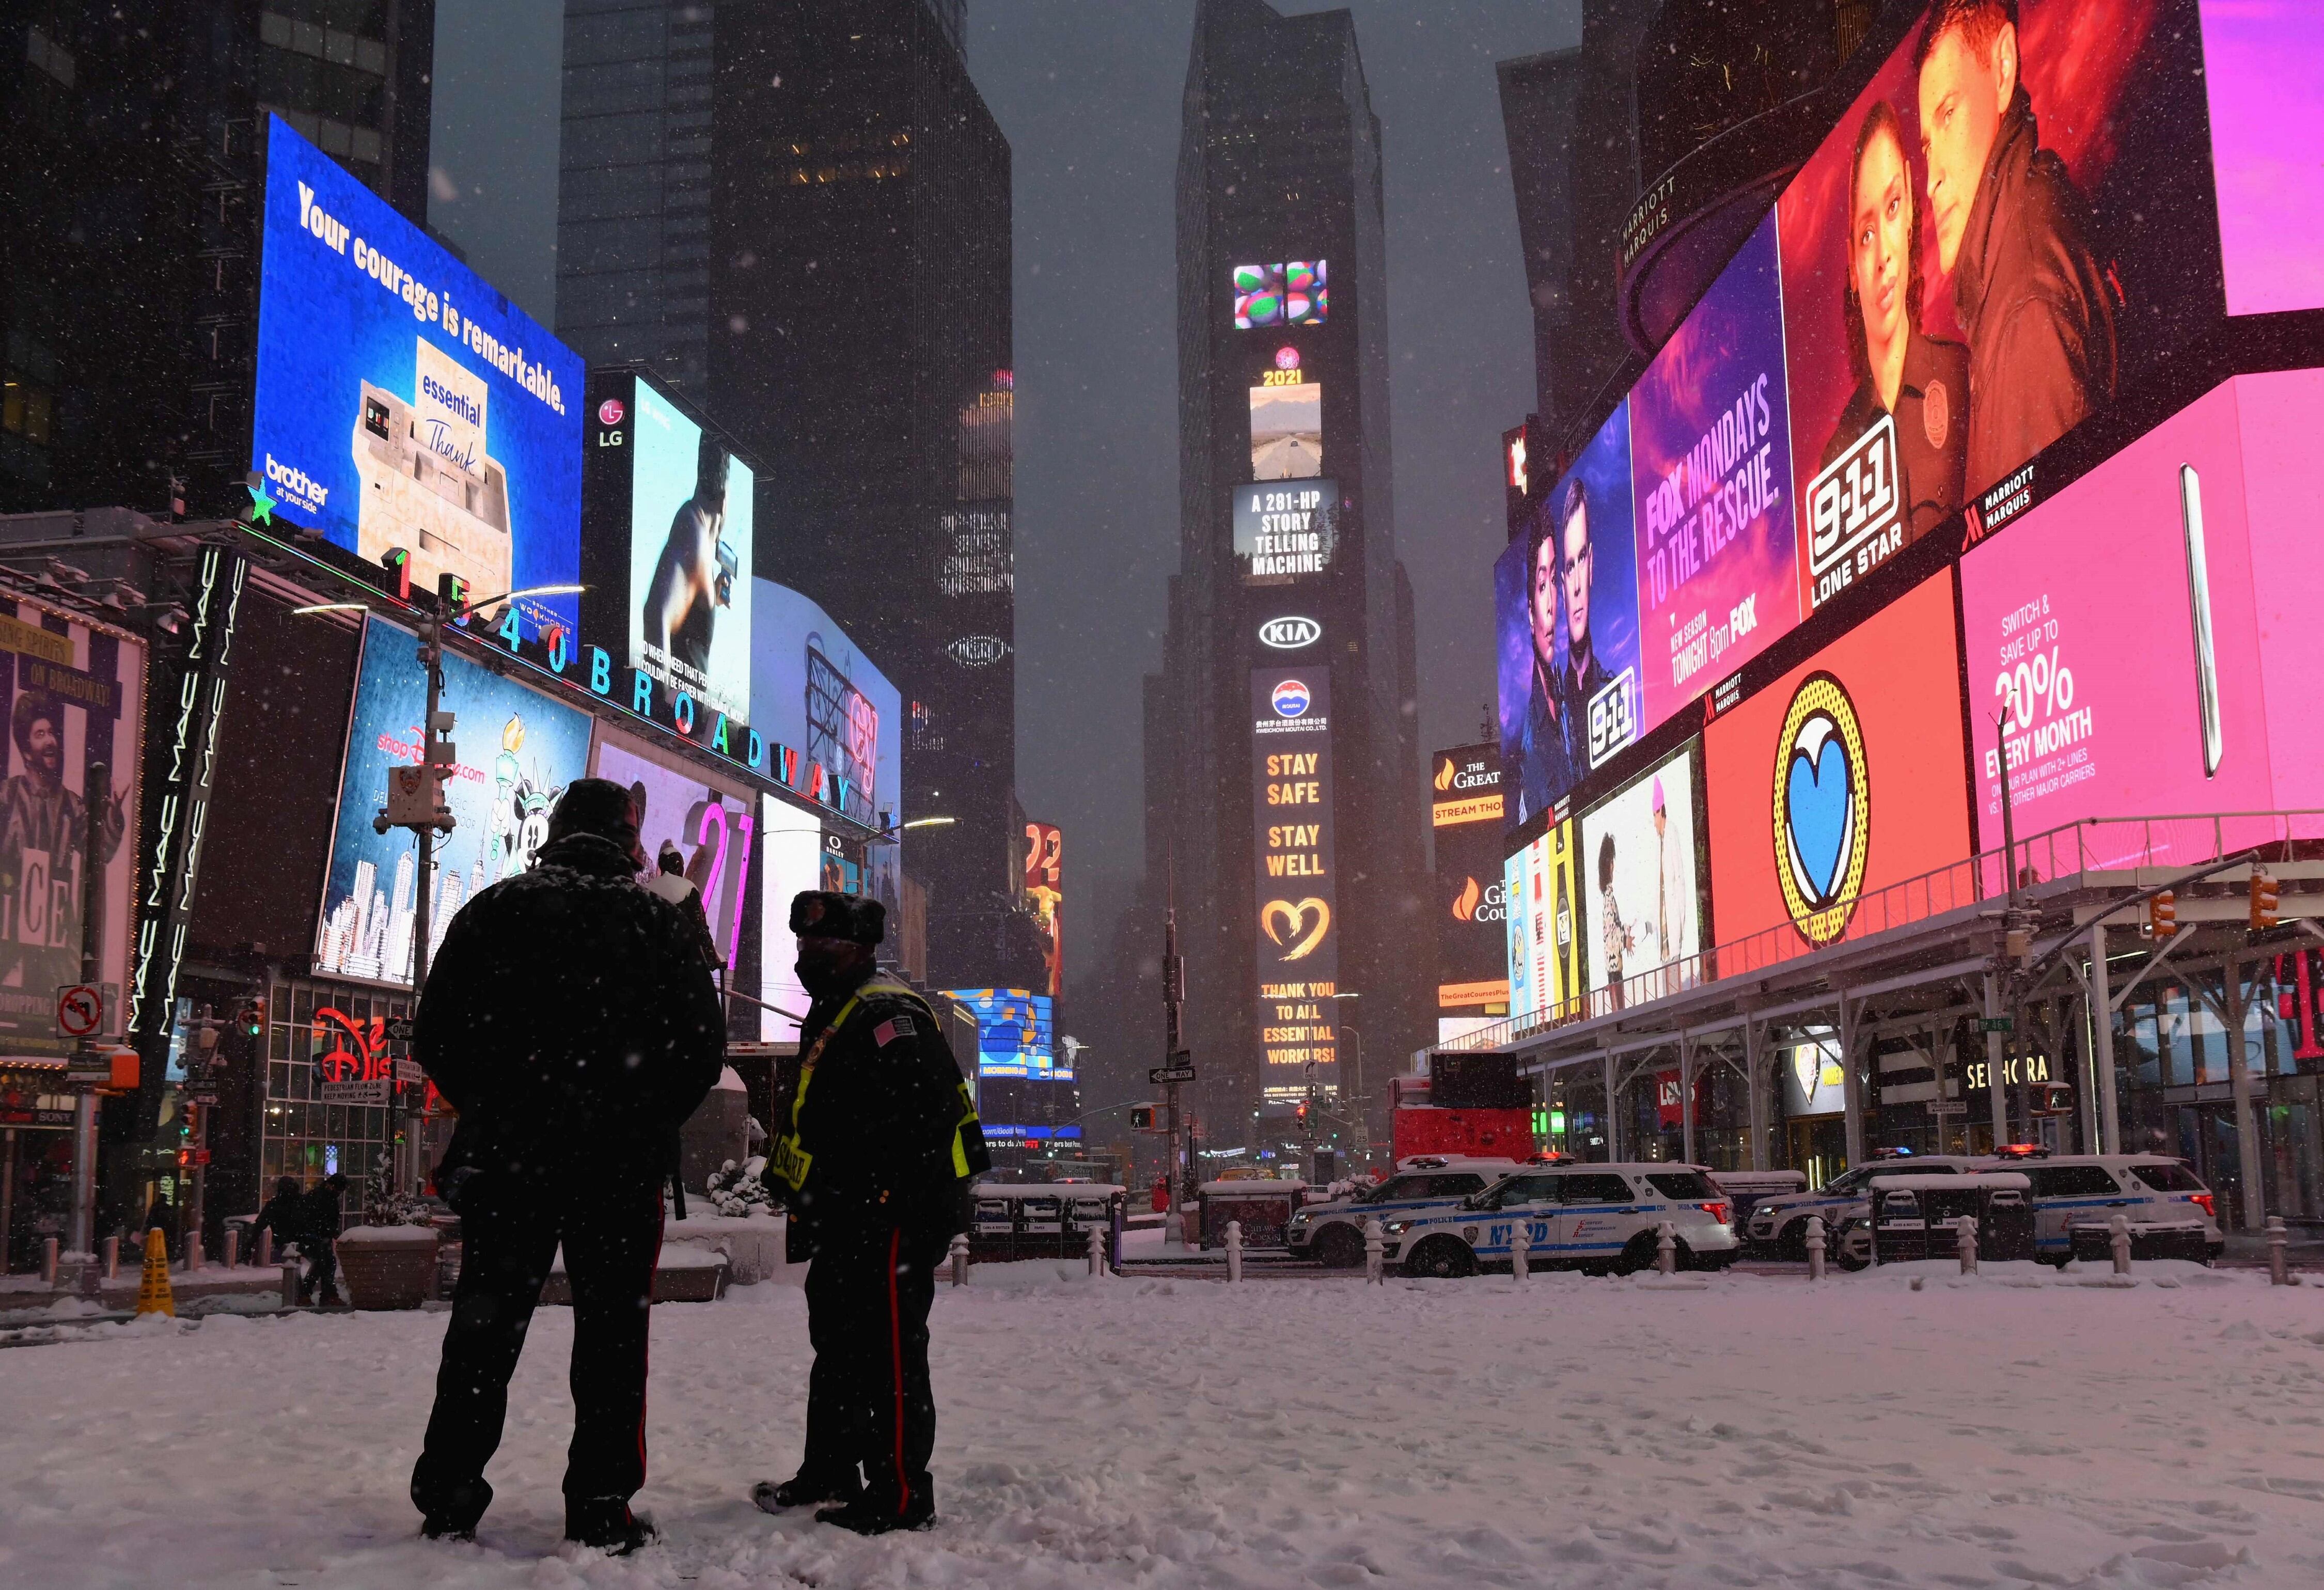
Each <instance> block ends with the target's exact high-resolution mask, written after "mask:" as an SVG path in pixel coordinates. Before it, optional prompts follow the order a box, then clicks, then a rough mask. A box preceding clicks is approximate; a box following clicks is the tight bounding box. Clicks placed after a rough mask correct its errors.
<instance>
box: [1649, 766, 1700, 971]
mask: <svg viewBox="0 0 2324 1590" xmlns="http://www.w3.org/2000/svg"><path fill="white" fill-rule="evenodd" d="M1654 799H1655V960H1656V962H1657V964H1659V965H1660V966H1662V967H1663V969H1664V971H1663V979H1662V980H1663V985H1664V986H1663V988H1662V990H1661V991H1662V992H1663V993H1665V994H1675V993H1677V992H1678V991H1679V990H1680V989H1681V988H1684V987H1686V986H1687V985H1688V984H1689V983H1691V982H1692V980H1693V979H1692V977H1689V976H1687V975H1686V974H1684V973H1683V972H1682V971H1681V970H1680V969H1679V968H1678V967H1677V966H1675V965H1674V964H1672V963H1673V962H1674V961H1675V960H1678V959H1679V958H1680V957H1681V956H1683V955H1685V954H1687V953H1689V952H1690V951H1689V947H1688V944H1687V919H1688V917H1689V916H1690V915H1691V914H1692V912H1693V908H1694V858H1693V847H1692V844H1691V843H1690V841H1691V839H1692V836H1691V835H1689V834H1687V833H1684V832H1680V833H1673V832H1671V820H1670V803H1669V801H1668V800H1667V799H1666V798H1665V795H1663V779H1662V775H1661V774H1659V773H1657V774H1655V796H1654Z"/></svg>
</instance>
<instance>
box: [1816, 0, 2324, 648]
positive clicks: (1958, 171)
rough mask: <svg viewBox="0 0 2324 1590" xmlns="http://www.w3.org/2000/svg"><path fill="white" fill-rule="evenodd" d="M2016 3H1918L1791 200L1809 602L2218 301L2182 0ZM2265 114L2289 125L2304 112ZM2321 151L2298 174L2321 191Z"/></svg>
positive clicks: (2010, 467)
mask: <svg viewBox="0 0 2324 1590" xmlns="http://www.w3.org/2000/svg"><path fill="white" fill-rule="evenodd" d="M2208 9H2209V8H2207V11H2208ZM2221 9H2222V10H2223V11H2224V10H2225V9H2228V8H2221ZM2233 9H2235V10H2236V11H2238V12H2240V11H2242V10H2243V9H2244V8H2243V7H2242V6H2240V5H2238V6H2236V7H2234V8H2233ZM2302 9H2312V8H2305V7H2303V8H2302ZM1996 14H1998V12H1997V13H1996ZM2016 16H2017V20H2016V23H2015V25H2014V26H2008V27H2004V28H2002V29H2000V30H1999V31H1998V32H1995V33H1994V35H1993V37H1991V38H1990V39H1986V40H1982V41H1980V40H1979V39H1978V37H1977V34H1978V31H1979V30H1978V28H1977V27H1976V26H1975V25H1973V24H1972V25H1970V26H1967V27H1964V26H1962V25H1960V24H1955V25H1952V26H1949V27H1946V28H1945V29H1944V30H1943V31H1942V32H1941V33H1940V34H1939V35H1938V36H1937V37H1936V38H1934V39H1925V38H1924V37H1923V34H1924V32H1925V31H1926V26H1925V24H1924V23H1918V24H1915V25H1914V27H1913V28H1912V29H1911V30H1910V31H1909V32H1907V34H1906V35H1905V37H1904V41H1903V42H1902V43H1901V44H1899V45H1898V46H1897V48H1896V49H1895V51H1893V52H1892V53H1891V55H1890V56H1889V58H1888V59H1887V60H1886V61H1884V62H1883V63H1882V65H1881V67H1880V69H1879V70H1878V72H1877V73H1876V74H1875V76H1874V77H1873V78H1872V80H1871V82H1870V83H1869V84H1868V85H1867V87H1865V88H1864V90H1863V91H1862V92H1861V93H1860V94H1859V95H1858V97H1857V98H1856V100H1855V102H1854V103H1853V104H1852V105H1850V106H1849V109H1848V111H1847V112H1846V114H1845V115H1842V117H1841V118H1840V124H1838V125H1837V126H1836V127H1834V128H1833V129H1832V131H1831V133H1829V134H1828V135H1827V136H1826V137H1825V138H1824V140H1823V142H1822V143H1821V145H1820V146H1819V147H1818V148H1817V150H1816V152H1815V153H1814V154H1813V155H1812V157H1811V158H1810V159H1809V160H1808V161H1807V163H1806V164H1805V165H1804V166H1803V168H1802V169H1801V170H1800V173H1799V175H1798V176H1797V177H1796V178H1794V179H1793V181H1792V183H1791V184H1790V185H1789V186H1788V187H1787V188H1785V189H1784V194H1783V196H1782V198H1781V199H1780V200H1779V201H1778V203H1777V206H1776V218H1777V223H1778V226H1779V229H1780V232H1781V234H1782V252H1783V291H1784V331H1785V335H1786V344H1787V353H1786V357H1787V360H1788V363H1789V372H1790V387H1791V409H1792V415H1793V422H1792V423H1793V433H1792V463H1793V471H1792V474H1791V477H1790V478H1791V483H1792V505H1793V509H1794V513H1795V515H1796V518H1797V524H1798V533H1799V541H1800V547H1801V558H1800V571H1799V577H1800V600H1801V602H1802V604H1803V608H1809V609H1812V608H1813V607H1816V606H1819V605H1821V603H1822V602H1825V601H1828V600H1830V599H1831V597H1832V596H1834V595H1837V594H1838V593H1840V592H1841V591H1843V590H1845V589H1847V588H1848V586H1849V584H1853V583H1854V582H1855V581H1856V580H1857V579H1858V578H1861V577H1862V576H1863V575H1864V574H1867V573H1868V572H1869V571H1870V570H1871V569H1872V568H1874V567H1876V566H1877V565H1879V564H1880V563H1882V562H1883V561H1885V560H1886V559H1887V558H1888V557H1891V556H1895V553H1896V552H1897V551H1899V550H1901V549H1902V548H1903V547H1905V546H1908V545H1909V544H1911V542H1912V541H1913V540H1914V538H1917V537H1919V536H1921V535H1923V534H1924V533H1926V532H1927V531H1928V530H1930V529H1931V528H1934V527H1935V526H1936V525H1937V524H1939V523H1941V522H1942V521H1943V520H1944V519H1947V518H1949V517H1950V516H1951V515H1952V514H1953V513H1954V512H1955V511H1957V510H1960V508H1961V507H1962V505H1963V504H1964V503H1965V502H1967V501H1969V500H1971V499H1973V498H1975V497H1977V496H1978V495H1979V494H1981V493H1982V492H1985V491H1987V489H1988V488H1990V487H1992V486H1994V485H1996V484H1997V483H1999V482H2001V481H2003V480H2005V479H2006V477H2008V476H2009V475H2010V474H2011V473H2013V472H2015V470H2016V469H2017V468H2018V467H2019V466H2020V465H2021V464H2024V462H2025V461H2026V460H2027V459H2028V458H2030V457H2032V456H2033V455H2034V454H2035V453H2037V452H2039V451H2040V450H2041V449H2042V448H2043V447H2045V446H2048V445H2049V444H2050V443H2051V442H2052V441H2054V440H2056V439H2057V438H2058V437H2061V436H2062V435H2064V434H2065V433H2066V432H2067V431H2069V430H2070V429H2072V428H2073V427H2074V426H2075V425H2077V424H2079V423H2080V421H2081V419H2082V418H2084V417H2086V416H2087V415H2089V414H2091V413H2093V412H2095V411H2097V410H2098V409H2103V408H2105V407H2106V406H2107V404H2108V403H2109V402H2110V401H2111V400H2113V397H2114V395H2115V393H2116V391H2117V390H2119V389H2120V387H2121V386H2122V384H2123V382H2124V378H2125V376H2126V375H2131V376H2135V375H2136V374H2137V373H2138V372H2140V371H2141V370H2143V369H2144V368H2145V367H2146V366H2147V365H2148V363H2150V362H2151V361H2152V360H2153V359H2154V358H2155V357H2156V356H2157V355H2158V354H2160V353H2161V352H2162V351H2163V350H2164V349H2165V348H2167V346H2168V345H2169V344H2170V343H2171V341H2172V339H2173V337H2174V336H2175V335H2179V334H2180V333H2181V332H2182V331H2183V329H2184V326H2185V325H2186V324H2187V323H2190V322H2191V319H2192V318H2193V317H2199V316H2205V315H2213V314H2216V313H2217V308H2216V304H2217V299H2216V296H2215V295H2216V291H2217V290H2216V289H2215V288H2214V287H2213V286H2212V283H2213V281H2214V280H2216V271H2217V269H2218V267H2217V263H2216V261H2215V258H2214V256H2213V255H2212V253H2211V248H2212V240H2211V234H2210V228H2209V226H2208V225H2205V224H2204V221H2205V220H2207V219H2208V216H2209V188H2210V181H2209V171H2208V170H2207V169H2206V167H2205V162H2204V161H2203V158H2202V139H2201V136H2200V129H2201V127H2202V126H2203V100H2202V90H2201V87H2200V84H2201V82H2202V81H2203V80H2204V78H2205V74H2204V72H2203V70H2202V66H2203V63H2202V61H2201V60H2200V59H2199V56H2198V54H2197V51H2196V48H2195V44H2196V28H2195V18H2194V15H2193V7H2192V5H2191V0H2021V4H2020V5H2018V6H2017V7H2016ZM2207 25H2208V16H2207ZM2231 31H2246V32H2247V25H2246V24H2243V23H2241V19H2240V18H2239V19H2238V29H2237V30H2231ZM2302 31H2306V32H2312V31H2313V25H2312V23H2311V24H2309V25H2308V26H2307V27H2305V28H2303V30H2302ZM2278 69H2279V70H2280V65H2279V67H2278ZM2209 82H2210V87H2211V93H2212V96H2213V103H2214V105H2215V106H2216V105H2217V104H2218V97H2219V96H2220V94H2221V92H2222V86H2221V85H2220V83H2219V82H2218V78H2216V77H2212V78H2210V79H2209ZM2302 92H2306V93H2310V94H2312V93H2314V92H2315V90H2314V89H2313V87H2312V85H2310V86H2309V87H2306V88H2304V89H2298V88H2292V87H2288V86H2287V87H2280V88H2275V89H2273V90H2272V92H2271V93H2269V94H2263V95H2261V96H2259V97H2257V99H2256V101H2255V102H2251V103H2254V104H2255V108H2256V106H2267V107H2268V109H2269V110H2270V111H2273V110H2274V109H2279V108H2281V109H2286V110H2289V109H2291V108H2292V106H2290V105H2289V104H2287V103H2286V102H2287V101H2290V100H2292V99H2294V98H2296V97H2297V96H2298V95H2299V94H2301V93H2302ZM2278 96H2280V97H2278ZM1932 113H1937V114H1935V115H1932ZM2263 114H2264V113H2263ZM2257 125H2261V126H2264V128H2265V129H2266V131H2267V133H2268V135H2269V137H2270V139H2271V140H2272V141H2273V142H2275V143H2276V144H2277V145H2278V146H2279V147H2281V146H2282V141H2283V138H2284V133H2285V130H2286V129H2287V128H2289V127H2292V126H2295V125H2300V123H2299V122H2297V121H2277V120H2274V119H2273V118H2271V119H2270V120H2268V121H2266V122H2264V123H2259V124H2257ZM2306 125H2307V127H2308V129H2309V131H2310V133H2312V131H2313V129H2314V125H2315V121H2314V117H2313V115H2310V116H2309V118H2308V121H2307V123H2306ZM2292 163H2295V161H2291V160H2287V161H2285V164H2286V165H2287V167H2289V165H2291V164H2292ZM2316 170H2317V168H2316V165H2315V162H2314V161H2306V162H2305V164H2304V166H2303V169H2302V170H2301V172H2300V173H2299V174H2298V176H2297V178H2296V179H2295V180H2296V181H2297V182H2304V183H2306V184H2308V185H2310V186H2309V191H2310V192H2313V191H2314V190H2315V188H2314V184H2315V183H2316V182H2317V180H2318V179H2317V177H2316ZM2295 202H2296V201H2295ZM2271 210H2273V206H2271ZM2268 224H2269V225H2279V223H2278V217H2277V216H2275V215H2273V213H2271V214H2270V216H2269V223H2268ZM2279 230H2280V233H2282V234H2283V241H2284V244H2285V247H2286V250H2287V253H2289V252H2291V251H2296V250H2299V249H2301V248H2302V247H2303V246H2304V245H2302V244H2300V243H2298V242H2297V241H2296V238H2297V236H2298V228H2297V226H2296V225H2293V226H2292V227H2291V228H2289V229H2283V228H2281V227H2280V226H2279ZM2308 235H2309V236H2310V239H2311V240H2312V239H2313V238H2314V236H2315V235H2316V234H2315V232H2314V231H2312V230H2311V231H2310V233H2309V234H2308ZM2305 268H2306V269H2307V270H2308V271H2310V272H2311V275H2310V280H2314V279H2315V278H2314V277H2313V275H2312V272H2313V271H2315V270H2317V269H2318V267H2317V266H2316V265H2315V264H2314V263H2313V261H2312V259H2311V260H2307V261H2305ZM2174 322H2178V323H2179V324H2174Z"/></svg>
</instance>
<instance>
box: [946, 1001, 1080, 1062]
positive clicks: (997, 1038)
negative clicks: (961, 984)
mask: <svg viewBox="0 0 2324 1590" xmlns="http://www.w3.org/2000/svg"><path fill="white" fill-rule="evenodd" d="M945 993H947V994H949V995H951V996H952V997H954V998H955V999H957V1000H959V1001H960V1002H961V1003H962V1004H963V1005H965V1006H968V1008H969V1010H970V1012H971V1013H972V1014H973V1015H974V1016H975V1017H976V1074H977V1075H978V1076H980V1077H1037V1078H1039V1079H1041V1080H1044V1081H1054V1082H1070V1081H1072V1080H1074V1073H1073V1071H1071V1070H1070V1069H1068V1068H1066V1067H1064V1066H1060V1065H1059V1064H1057V1057H1056V1037H1055V1034H1056V1027H1055V1025H1054V1023H1055V1021H1056V1004H1055V1002H1054V1001H1052V1000H1051V999H1050V997H1048V996H1047V994H1036V993H1034V992H1032V991H1031V990H1030V989H1028V988H946V989H945Z"/></svg>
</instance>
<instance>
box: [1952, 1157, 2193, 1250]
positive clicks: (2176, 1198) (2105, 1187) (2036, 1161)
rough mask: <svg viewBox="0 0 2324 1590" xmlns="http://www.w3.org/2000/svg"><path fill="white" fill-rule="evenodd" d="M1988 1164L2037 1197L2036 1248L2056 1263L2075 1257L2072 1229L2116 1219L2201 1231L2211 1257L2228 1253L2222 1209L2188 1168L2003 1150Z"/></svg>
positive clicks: (2155, 1161)
mask: <svg viewBox="0 0 2324 1590" xmlns="http://www.w3.org/2000/svg"><path fill="white" fill-rule="evenodd" d="M1987 1168H1989V1169H1993V1170H2011V1171H2023V1172H2024V1173H2025V1180H2026V1181H2027V1182H2028V1183H2029V1184H2030V1186H2031V1189H2032V1191H2033V1249H2034V1252H2035V1253H2036V1254H2037V1255H2039V1256H2040V1257H2042V1258H2044V1259H2049V1260H2051V1261H2052V1262H2054V1263H2057V1264H2063V1263H2065V1261H2066V1260H2067V1259H2068V1258H2070V1257H2071V1256H2072V1253H2073V1227H2076V1226H2081V1225H2099V1226H2104V1225H2108V1224H2110V1223H2111V1222H2112V1220H2113V1218H2114V1217H2115V1216H2116V1215H2120V1216H2122V1217H2123V1218H2124V1219H2125V1220H2126V1221H2127V1222H2128V1223H2129V1224H2130V1225H2131V1226H2132V1227H2151V1226H2181V1227H2188V1226H2194V1225H2200V1226H2201V1227H2202V1228H2203V1243H2204V1246H2205V1248H2206V1249H2207V1250H2208V1252H2209V1255H2210V1256H2211V1257H2212V1258H2214V1259H2216V1258H2218V1256H2219V1255H2220V1254H2221V1253H2223V1252H2225V1251H2226V1249H2227V1236H2226V1235H2225V1234H2224V1233H2222V1232H2221V1231H2220V1229H2219V1221H2218V1202H2217V1200H2216V1199H2214V1198H2213V1197H2212V1194H2211V1190H2210V1189H2209V1188H2208V1187H2206V1186H2204V1185H2203V1183H2202V1181H2201V1179H2200V1178H2199V1177H2198V1176H2197V1175H2196V1174H2195V1172H2192V1171H2190V1170H2189V1169H2188V1168H2187V1166H2186V1163H2185V1162H2183V1161H2181V1160H2175V1159H2172V1158H2170V1157H2169V1156H2168V1155H2165V1154H2159V1153H2109V1154H2097V1153H2076V1154H2056V1155H2052V1154H2046V1153H2038V1152H2033V1153H2029V1152H2024V1151H2005V1152H2003V1153H1999V1154H1997V1155H1996V1156H1994V1158H1993V1159H1991V1160H1990V1161H1988V1162H1987Z"/></svg>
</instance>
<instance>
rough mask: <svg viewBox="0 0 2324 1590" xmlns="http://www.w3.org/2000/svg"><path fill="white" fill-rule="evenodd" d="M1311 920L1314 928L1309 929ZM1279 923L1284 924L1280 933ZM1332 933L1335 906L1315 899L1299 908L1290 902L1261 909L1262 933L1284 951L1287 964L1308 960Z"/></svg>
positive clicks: (1271, 903) (1270, 904) (1300, 905)
mask: <svg viewBox="0 0 2324 1590" xmlns="http://www.w3.org/2000/svg"><path fill="white" fill-rule="evenodd" d="M1311 917H1312V918H1313V919H1314V926H1312V927H1311V926H1309V925H1308V923H1309V919H1310V918H1311ZM1278 922H1279V923H1281V924H1282V931H1281V932H1279V933H1278V932H1277V931H1276V924H1277V923H1278ZM1331 929H1332V907H1331V905H1330V904H1329V902H1327V901H1323V900H1319V899H1317V898H1316V897H1315V896H1313V895H1310V896H1307V897H1306V898H1305V899H1304V900H1302V901H1300V902H1299V903H1298V904H1297V905H1293V904H1292V903H1291V902H1290V901H1288V900H1269V901H1268V903H1267V904H1266V905H1262V906H1260V907H1259V932H1261V933H1265V934H1266V935H1267V936H1268V942H1271V943H1273V944H1274V945H1275V946H1276V948H1277V949H1279V950H1281V951H1283V959H1284V960H1305V958H1306V957H1307V956H1308V955H1309V954H1311V953H1313V952H1314V948H1315V946H1316V945H1318V944H1320V943H1322V942H1323V935H1324V934H1325V933H1329V932H1330V931H1331ZM1303 933H1304V934H1305V937H1302V936H1301V935H1302V934H1303Z"/></svg>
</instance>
